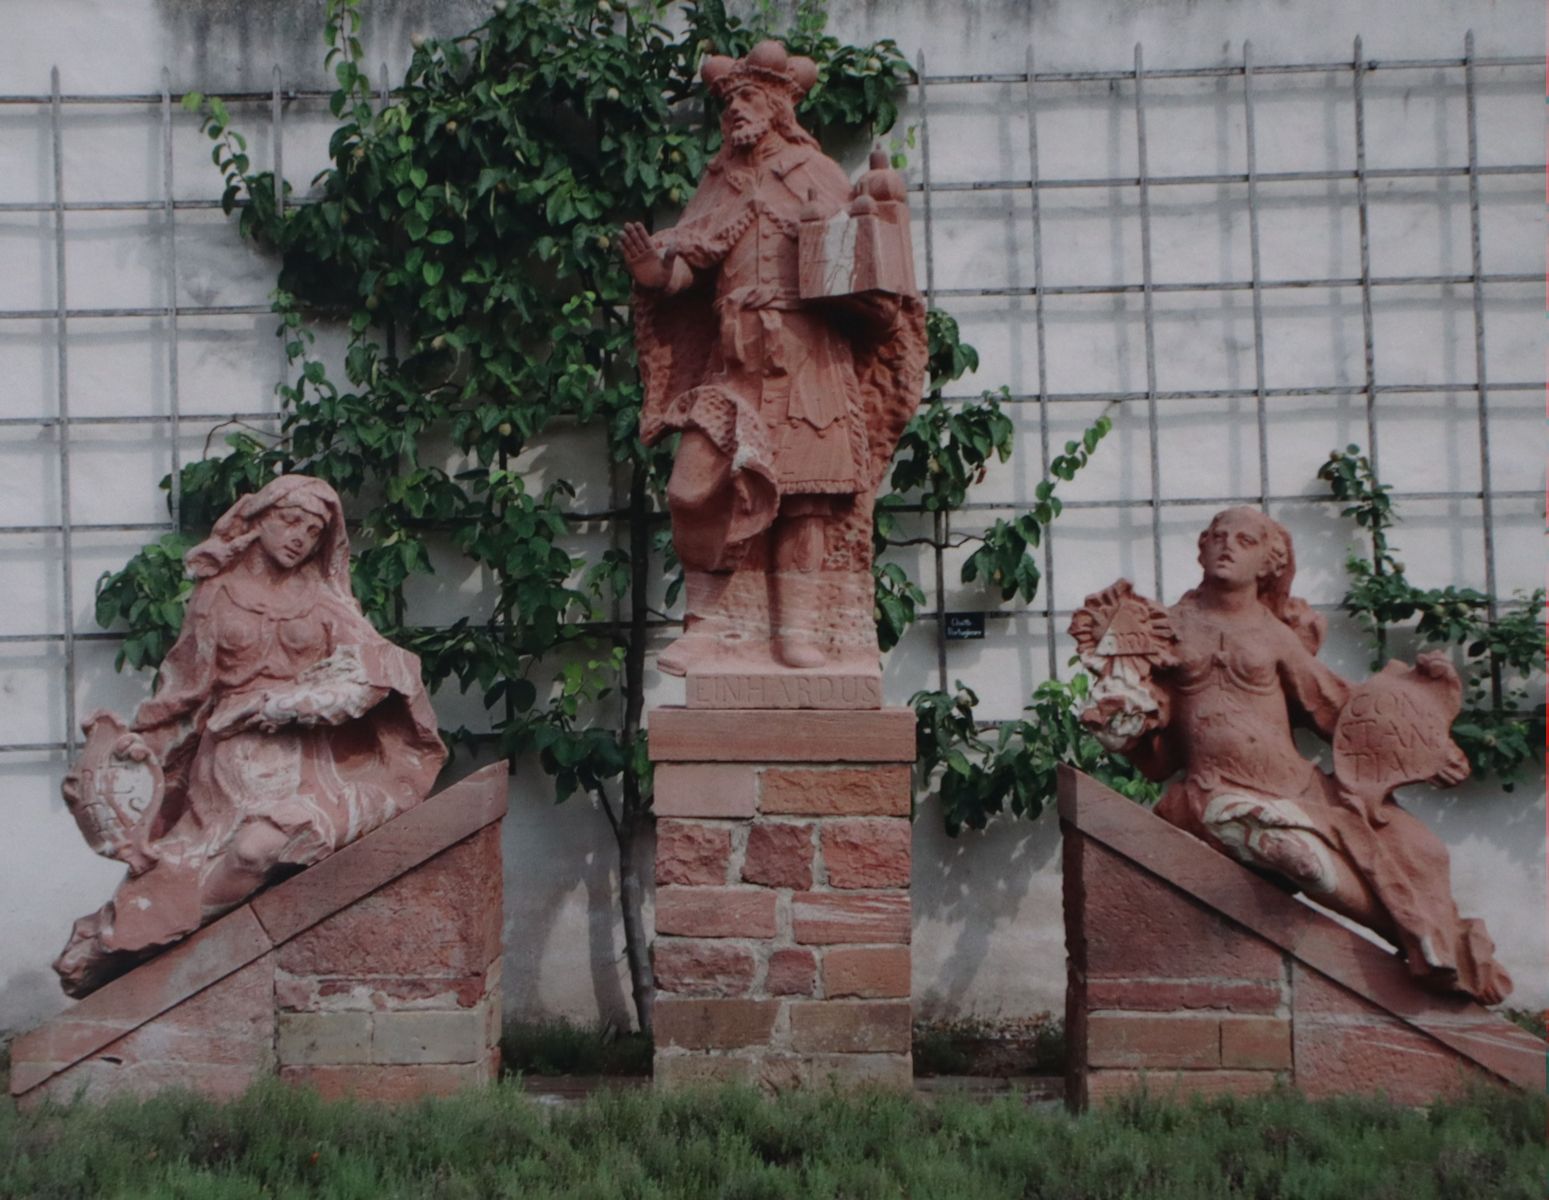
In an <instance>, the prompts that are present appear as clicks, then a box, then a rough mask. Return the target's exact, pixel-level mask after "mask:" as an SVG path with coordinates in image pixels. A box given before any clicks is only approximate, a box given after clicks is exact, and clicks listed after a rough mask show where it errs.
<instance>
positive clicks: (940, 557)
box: [916, 50, 951, 692]
mask: <svg viewBox="0 0 1549 1200" xmlns="http://www.w3.org/2000/svg"><path fill="white" fill-rule="evenodd" d="M916 69H917V70H918V71H919V75H920V183H921V184H922V186H923V192H922V195H923V196H924V200H925V307H926V308H927V309H930V308H934V307H935V299H936V259H935V249H934V246H933V243H932V238H931V234H932V231H933V225H932V221H931V190H930V104H929V103H928V102H927V99H926V89H925V51H923V50H921V51H920V53H919V57H918V58H917V59H916ZM950 535H951V525H950V523H949V522H948V520H947V514H946V513H944V512H938V513H936V515H935V519H934V521H933V522H932V533H931V537H932V540H933V541H934V542H935V543H936V545H935V551H934V555H933V557H934V560H935V566H936V686H937V687H938V688H939V689H940V690H941V691H943V692H944V691H946V690H947V570H946V550H945V547H946V544H947V538H948V537H949V536H950Z"/></svg>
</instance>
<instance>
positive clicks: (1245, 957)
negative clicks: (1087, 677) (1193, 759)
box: [1060, 768, 1545, 1108]
mask: <svg viewBox="0 0 1549 1200" xmlns="http://www.w3.org/2000/svg"><path fill="white" fill-rule="evenodd" d="M1060 828H1061V831H1062V833H1063V836H1064V870H1065V878H1064V888H1065V945H1066V952H1067V954H1068V955H1069V983H1068V985H1067V991H1066V999H1065V1003H1066V1012H1065V1031H1066V1039H1067V1042H1068V1045H1069V1053H1070V1060H1069V1062H1070V1065H1069V1073H1068V1075H1067V1078H1066V1084H1067V1088H1066V1096H1067V1099H1068V1101H1069V1102H1070V1104H1071V1105H1072V1107H1077V1108H1079V1107H1084V1106H1085V1105H1087V1104H1088V1103H1091V1102H1101V1101H1102V1100H1104V1099H1106V1098H1108V1097H1111V1096H1113V1095H1116V1094H1119V1093H1121V1092H1124V1091H1128V1090H1130V1089H1133V1088H1136V1087H1139V1086H1142V1085H1144V1086H1145V1087H1146V1088H1147V1089H1148V1090H1149V1091H1150V1092H1151V1093H1152V1094H1153V1095H1165V1094H1168V1093H1172V1092H1176V1093H1181V1094H1184V1095H1187V1094H1218V1093H1236V1094H1243V1093H1250V1092H1258V1091H1264V1090H1267V1089H1269V1088H1270V1087H1272V1086H1274V1084H1275V1083H1276V1082H1284V1083H1290V1084H1293V1085H1294V1086H1295V1087H1296V1088H1297V1089H1298V1090H1300V1091H1301V1092H1303V1093H1305V1094H1306V1095H1308V1096H1313V1097H1323V1096H1332V1095H1340V1094H1347V1093H1376V1092H1383V1093H1386V1094H1387V1096H1388V1097H1389V1098H1390V1099H1392V1100H1394V1101H1396V1102H1398V1103H1400V1104H1412V1105H1424V1104H1429V1103H1431V1102H1432V1101H1433V1100H1435V1099H1437V1098H1439V1097H1445V1096H1454V1095H1458V1094H1460V1093H1462V1092H1464V1091H1465V1090H1466V1089H1467V1088H1468V1087H1469V1086H1471V1085H1477V1084H1480V1083H1485V1084H1496V1085H1502V1086H1515V1087H1521V1088H1531V1089H1534V1090H1537V1089H1539V1088H1542V1087H1543V1083H1544V1053H1545V1047H1544V1043H1543V1042H1541V1041H1539V1040H1538V1039H1537V1038H1535V1037H1533V1036H1532V1035H1531V1034H1529V1033H1527V1032H1526V1031H1525V1030H1522V1029H1520V1028H1518V1027H1517V1026H1516V1025H1514V1024H1512V1023H1511V1022H1510V1021H1508V1020H1506V1019H1505V1018H1504V1017H1500V1016H1497V1015H1496V1014H1494V1013H1492V1012H1490V1011H1489V1010H1487V1009H1485V1008H1482V1007H1480V1006H1479V1005H1478V1004H1476V1003H1474V1001H1472V1000H1470V999H1469V998H1468V997H1466V996H1461V995H1456V994H1448V995H1440V994H1437V993H1435V992H1431V991H1428V990H1426V989H1424V988H1422V987H1421V986H1420V985H1419V984H1418V983H1416V982H1415V981H1414V980H1413V979H1412V978H1411V977H1410V975H1409V972H1408V970H1407V969H1406V968H1405V966H1404V964H1403V962H1402V961H1401V960H1400V959H1399V958H1398V957H1397V956H1396V955H1394V954H1392V953H1390V952H1389V951H1387V950H1385V949H1383V948H1382V947H1381V946H1379V945H1377V944H1375V943H1374V942H1371V941H1368V940H1367V939H1366V938H1364V937H1361V936H1360V935H1359V934H1356V933H1354V932H1352V931H1351V930H1349V929H1347V928H1346V927H1345V926H1343V925H1341V924H1339V923H1338V922H1336V921H1334V920H1332V919H1331V918H1329V917H1327V916H1325V915H1324V914H1323V913H1321V912H1319V911H1317V910H1315V909H1313V908H1311V907H1309V906H1307V905H1305V904H1302V903H1300V902H1299V901H1297V900H1295V899H1294V898H1292V897H1291V896H1289V895H1287V894H1286V893H1285V892H1284V891H1282V890H1281V889H1280V888H1278V887H1275V886H1274V885H1273V884H1271V883H1269V882H1267V881H1266V880H1264V879H1263V878H1261V877H1260V876H1258V875H1255V874H1254V873H1253V872H1252V871H1249V870H1248V869H1247V868H1245V867H1242V866H1240V865H1239V864H1237V863H1236V862H1233V861H1232V860H1231V859H1229V858H1227V857H1226V856H1225V855H1224V854H1221V853H1219V852H1218V851H1216V850H1215V849H1213V848H1212V847H1210V846H1207V845H1206V844H1205V843H1204V842H1202V841H1200V840H1199V839H1197V838H1195V837H1193V836H1191V835H1190V834H1187V833H1184V832H1183V831H1182V830H1181V829H1178V828H1177V827H1176V826H1174V825H1171V824H1169V823H1168V822H1166V821H1164V820H1162V818H1160V817H1158V816H1156V815H1155V814H1153V813H1151V812H1150V811H1148V810H1147V809H1144V808H1142V807H1141V806H1140V805H1138V804H1136V803H1134V802H1133V801H1131V800H1126V799H1125V798H1124V797H1122V796H1120V795H1118V794H1117V793H1116V792H1113V791H1111V790H1110V789H1108V788H1106V787H1104V786H1103V785H1102V784H1100V783H1098V782H1097V781H1096V780H1094V779H1091V778H1089V777H1088V776H1086V775H1082V774H1080V773H1079V772H1077V771H1073V770H1070V769H1069V768H1062V769H1061V772H1060Z"/></svg>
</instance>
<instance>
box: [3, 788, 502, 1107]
mask: <svg viewBox="0 0 1549 1200" xmlns="http://www.w3.org/2000/svg"><path fill="white" fill-rule="evenodd" d="M505 808H506V769H505V764H503V763H501V764H497V765H496V766H494V767H489V768H485V769H484V770H483V771H480V772H478V773H477V774H475V775H473V776H471V777H470V778H468V779H465V780H463V781H462V782H461V783H459V784H456V785H454V786H453V787H450V788H448V789H446V790H445V791H442V792H439V793H437V794H436V795H434V796H431V797H430V798H429V799H427V800H425V801H423V802H422V803H420V804H419V805H417V806H416V807H415V808H413V809H410V810H409V811H408V812H406V813H404V814H403V815H401V816H399V817H397V818H395V819H394V820H392V821H389V822H388V823H387V824H386V825H384V826H382V827H381V828H380V829H378V830H376V831H374V832H373V833H370V834H368V835H367V836H366V837H364V838H362V839H361V840H360V841H358V842H355V843H353V844H351V845H349V846H346V847H345V848H344V849H343V850H340V851H339V852H338V853H336V854H334V855H332V856H331V857H330V858H327V859H325V860H324V861H323V862H321V863H318V864H317V865H315V866H313V867H310V868H308V869H307V870H306V871H303V872H302V873H301V874H299V875H295V876H293V877H291V878H290V879H288V880H286V881H285V882H283V883H281V884H278V885H277V886H275V887H273V888H270V889H268V890H267V891H264V892H262V893H260V894H259V895H257V896H255V897H254V898H253V899H252V900H251V901H249V902H248V903H246V904H244V905H243V906H242V907H241V908H238V909H237V910H236V911H234V912H231V913H228V914H227V915H226V916H224V917H222V918H221V919H220V920H218V921H216V922H214V923H213V924H211V925H208V926H206V927H205V928H204V929H202V930H200V931H199V932H198V933H197V934H195V935H194V936H193V937H191V938H189V939H188V940H187V941H185V942H182V943H180V944H179V945H178V946H175V947H174V948H172V949H171V950H169V951H167V952H166V953H164V954H162V955H159V956H158V957H156V958H154V959H152V960H151V961H149V962H147V963H144V964H142V965H141V966H139V967H137V968H136V969H135V970H133V971H131V972H129V974H127V975H124V976H122V977H121V978H119V979H115V980H113V981H112V982H111V983H109V984H107V985H105V986H104V987H102V988H100V989H99V990H97V991H96V992H93V993H92V994H91V995H90V996H87V997H86V998H85V999H84V1000H82V1001H80V1002H79V1003H78V1004H76V1005H74V1006H72V1007H71V1008H69V1009H66V1010H65V1011H64V1012H63V1013H61V1014H60V1015H59V1016H57V1017H55V1018H54V1019H53V1020H51V1021H49V1022H48V1023H47V1024H45V1025H43V1026H42V1027H41V1028H39V1029H36V1030H33V1031H32V1032H31V1033H27V1034H24V1035H22V1036H21V1037H19V1038H17V1039H16V1040H15V1042H14V1043H12V1048H11V1091H12V1094H13V1095H15V1096H16V1097H17V1099H18V1101H19V1103H21V1104H22V1105H24V1106H25V1105H31V1104H34V1103H36V1102H38V1101H40V1100H43V1099H45V1098H47V1099H51V1100H56V1101H69V1100H71V1099H72V1098H74V1097H76V1096H78V1095H84V1096H86V1097H87V1098H89V1099H93V1100H98V1099H105V1098H107V1097H109V1096H114V1095H120V1094H133V1095H149V1094H151V1093H154V1092H156V1091H159V1090H161V1089H162V1088H165V1087H173V1086H176V1087H184V1088H191V1089H193V1090H195V1091H198V1092H200V1093H202V1094H204V1095H208V1096H211V1097H215V1098H225V1097H230V1096H233V1095H236V1094H237V1093H240V1092H241V1091H242V1090H243V1089H245V1088H246V1087H247V1086H248V1085H250V1084H251V1083H253V1082H254V1081H255V1080H257V1079H258V1078H260V1077H262V1076H265V1075H275V1074H277V1075H279V1077H280V1078H281V1079H284V1080H287V1081H289V1082H292V1083H295V1084H299V1085H304V1086H308V1087H312V1088H315V1089H316V1090H317V1091H318V1092H320V1093H322V1095H323V1096H325V1097H327V1098H334V1097H338V1096H344V1095H355V1096H358V1097H360V1098H362V1099H370V1100H384V1101H393V1100H408V1099H413V1098H416V1097H419V1096H425V1095H439V1094H445V1093H449V1092H453V1091H456V1090H458V1089H460V1088H463V1087H468V1086H471V1085H475V1084H483V1083H488V1082H490V1081H492V1080H493V1079H494V1078H495V1076H496V1074H497V1072H498V1068H499V1036H500V949H501V925H502V920H503V913H502V890H503V889H502V880H501V852H500V818H501V816H502V815H503V814H504V812H505Z"/></svg>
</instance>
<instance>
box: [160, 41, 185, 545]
mask: <svg viewBox="0 0 1549 1200" xmlns="http://www.w3.org/2000/svg"><path fill="white" fill-rule="evenodd" d="M161 219H162V221H163V223H164V226H165V228H164V231H163V237H162V248H163V254H162V262H163V265H164V266H165V268H166V277H167V284H166V286H167V411H168V415H169V418H170V422H171V424H170V435H169V436H170V440H171V443H172V475H171V480H172V488H171V490H170V491H169V492H168V500H167V504H168V508H169V509H170V510H171V514H172V528H173V529H174V530H178V531H181V530H182V528H183V453H182V442H181V436H182V409H181V407H180V402H179V398H178V362H177V358H178V315H177V313H178V305H177V225H176V213H175V210H174V208H173V203H172V72H171V71H170V70H168V69H167V68H166V67H163V68H162V69H161Z"/></svg>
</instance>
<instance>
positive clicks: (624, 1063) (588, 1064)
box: [500, 1021, 652, 1075]
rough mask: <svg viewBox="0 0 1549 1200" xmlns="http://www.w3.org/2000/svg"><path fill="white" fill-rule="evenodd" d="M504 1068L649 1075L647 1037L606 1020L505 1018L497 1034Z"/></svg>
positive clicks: (540, 1072)
mask: <svg viewBox="0 0 1549 1200" xmlns="http://www.w3.org/2000/svg"><path fill="white" fill-rule="evenodd" d="M500 1054H501V1060H502V1064H503V1066H504V1068H505V1070H506V1071H507V1072H508V1073H510V1072H517V1071H520V1072H521V1073H522V1074H524V1075H649V1074H650V1073H651V1057H652V1046H651V1039H650V1038H648V1037H646V1036H645V1035H644V1034H641V1033H630V1032H620V1031H619V1028H618V1026H616V1025H613V1024H611V1023H605V1024H600V1025H575V1024H572V1023H570V1022H568V1021H508V1022H506V1025H505V1028H504V1029H503V1030H502V1031H501V1036H500Z"/></svg>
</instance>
